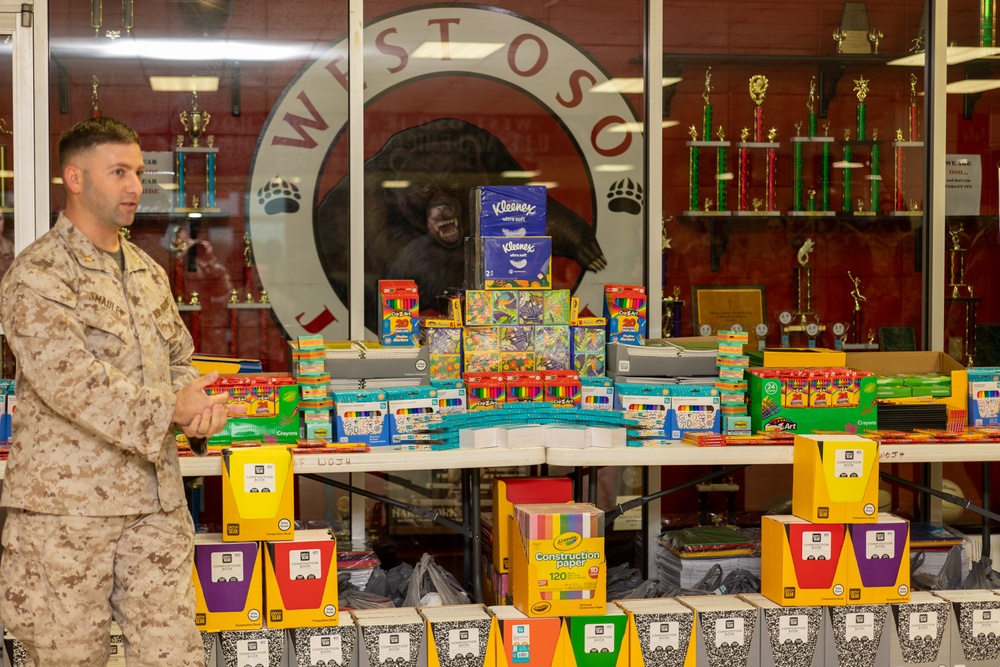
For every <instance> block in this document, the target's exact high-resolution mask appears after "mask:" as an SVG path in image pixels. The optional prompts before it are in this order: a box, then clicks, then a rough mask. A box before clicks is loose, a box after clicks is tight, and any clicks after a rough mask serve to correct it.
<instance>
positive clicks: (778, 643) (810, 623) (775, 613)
mask: <svg viewBox="0 0 1000 667" xmlns="http://www.w3.org/2000/svg"><path fill="white" fill-rule="evenodd" d="M740 597H741V598H742V599H743V600H745V601H746V602H749V603H750V604H752V605H753V606H755V607H756V608H757V628H758V630H759V632H760V641H759V646H760V664H761V665H795V666H796V667H823V658H824V648H823V632H824V627H825V626H824V623H823V608H822V607H810V606H794V607H785V606H782V605H780V604H777V603H775V602H772V601H771V600H768V599H767V598H766V597H765V596H763V595H761V594H760V593H745V594H743V595H740Z"/></svg>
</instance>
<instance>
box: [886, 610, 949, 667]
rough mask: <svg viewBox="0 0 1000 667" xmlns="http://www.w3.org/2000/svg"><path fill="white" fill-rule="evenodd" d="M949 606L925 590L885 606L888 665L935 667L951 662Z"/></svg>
mask: <svg viewBox="0 0 1000 667" xmlns="http://www.w3.org/2000/svg"><path fill="white" fill-rule="evenodd" d="M948 611H949V604H948V603H947V602H945V601H944V600H942V599H941V598H939V597H937V596H936V595H934V594H933V593H930V592H928V591H911V592H910V601H909V602H901V603H899V604H893V605H890V607H889V664H890V665H905V666H906V667H938V666H939V665H950V664H954V663H952V661H951V628H950V626H949V624H948Z"/></svg>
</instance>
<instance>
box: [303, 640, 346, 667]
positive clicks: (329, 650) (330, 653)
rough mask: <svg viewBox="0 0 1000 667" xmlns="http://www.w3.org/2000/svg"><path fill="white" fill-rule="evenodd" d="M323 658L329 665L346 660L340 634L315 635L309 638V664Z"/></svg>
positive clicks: (339, 663)
mask: <svg viewBox="0 0 1000 667" xmlns="http://www.w3.org/2000/svg"><path fill="white" fill-rule="evenodd" d="M320 660H323V661H324V662H326V664H328V665H341V664H343V662H344V649H343V644H342V642H341V636H340V635H313V636H312V637H310V638H309V664H310V665H315V664H316V663H318V662H319V661H320Z"/></svg>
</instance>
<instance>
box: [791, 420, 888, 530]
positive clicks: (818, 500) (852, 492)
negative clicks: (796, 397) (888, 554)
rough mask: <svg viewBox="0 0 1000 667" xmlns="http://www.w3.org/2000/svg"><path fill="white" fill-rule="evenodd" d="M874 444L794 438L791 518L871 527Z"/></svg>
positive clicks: (840, 437) (845, 438)
mask: <svg viewBox="0 0 1000 667" xmlns="http://www.w3.org/2000/svg"><path fill="white" fill-rule="evenodd" d="M878 456H879V449H878V443H877V442H875V441H874V440H869V439H867V438H859V437H858V436H854V435H796V436H795V442H794V445H793V451H792V514H794V515H795V516H797V517H800V518H802V519H805V520H807V521H812V522H814V523H872V522H874V521H875V520H876V518H877V517H876V508H877V507H878Z"/></svg>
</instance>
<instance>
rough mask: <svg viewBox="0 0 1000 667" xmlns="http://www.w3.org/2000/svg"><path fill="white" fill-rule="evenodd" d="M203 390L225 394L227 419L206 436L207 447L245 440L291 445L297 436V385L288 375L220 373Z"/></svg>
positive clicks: (219, 447) (218, 447)
mask: <svg viewBox="0 0 1000 667" xmlns="http://www.w3.org/2000/svg"><path fill="white" fill-rule="evenodd" d="M205 393H207V394H209V395H213V394H221V393H226V394H229V400H228V402H227V407H228V408H229V419H228V420H227V421H226V425H225V426H224V427H223V429H222V431H221V432H219V433H217V434H216V435H213V436H212V437H211V438H209V440H208V445H209V447H211V448H214V449H221V448H222V447H228V446H229V445H231V444H232V443H234V442H240V441H248V440H253V441H258V442H262V443H267V444H295V442H296V441H297V440H298V438H299V413H298V405H299V386H298V384H297V382H296V380H295V378H293V377H292V376H290V375H282V374H272V373H259V374H246V375H226V376H221V377H220V378H219V379H218V380H217V381H216V382H215V383H213V384H211V385H209V386H208V387H206V388H205Z"/></svg>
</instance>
